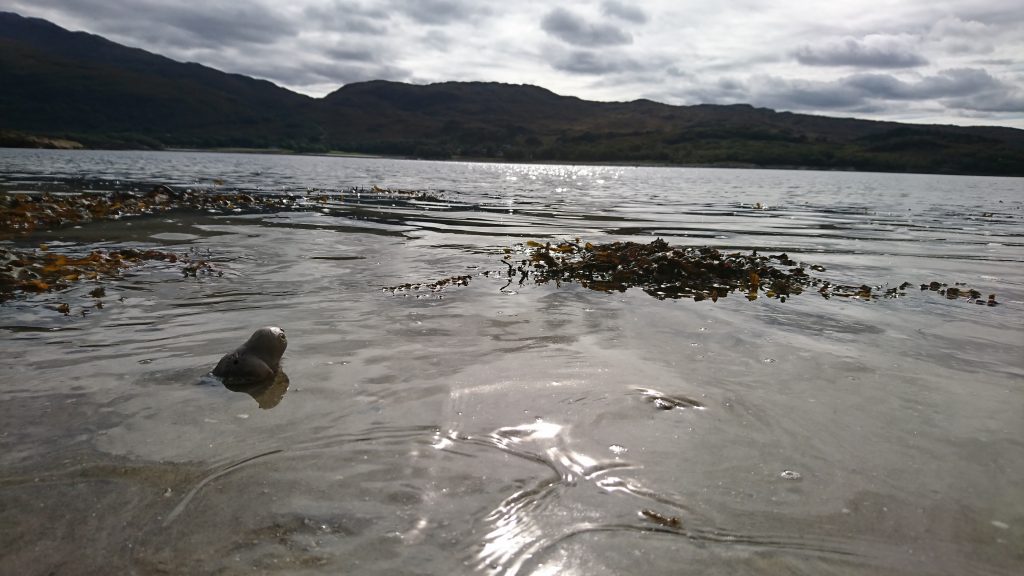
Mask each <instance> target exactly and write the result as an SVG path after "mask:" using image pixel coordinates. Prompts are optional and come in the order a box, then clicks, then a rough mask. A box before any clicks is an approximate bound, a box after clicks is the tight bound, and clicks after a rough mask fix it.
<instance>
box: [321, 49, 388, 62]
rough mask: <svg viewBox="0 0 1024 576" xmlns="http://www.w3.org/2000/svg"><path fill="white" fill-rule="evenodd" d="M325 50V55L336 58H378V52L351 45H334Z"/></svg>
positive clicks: (362, 59) (358, 60)
mask: <svg viewBox="0 0 1024 576" xmlns="http://www.w3.org/2000/svg"><path fill="white" fill-rule="evenodd" d="M325 52H326V55H327V56H330V57H331V58H334V59H337V60H353V61H356V62H376V61H378V60H379V59H380V54H379V52H374V51H372V50H369V49H367V48H359V47H353V46H335V47H334V48H328V49H327V50H325Z"/></svg>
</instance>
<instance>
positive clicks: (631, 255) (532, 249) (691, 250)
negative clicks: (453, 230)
mask: <svg viewBox="0 0 1024 576" xmlns="http://www.w3.org/2000/svg"><path fill="white" fill-rule="evenodd" d="M526 248H527V255H528V258H527V259H524V260H521V261H519V262H518V266H517V265H516V263H515V262H514V261H513V258H512V256H511V255H506V256H505V265H506V266H508V274H509V279H510V281H511V279H513V278H515V277H516V276H519V278H520V280H519V283H520V284H523V283H524V282H525V281H526V280H527V278H532V279H533V280H534V282H536V283H537V284H546V283H549V282H553V283H555V284H556V285H559V284H561V283H576V284H579V285H580V286H583V287H585V288H589V289H591V290H597V291H600V292H625V291H626V290H627V289H629V288H633V287H637V288H640V289H641V290H643V291H644V292H646V293H647V294H649V295H651V296H653V297H655V298H657V299H659V300H664V299H679V298H689V299H692V300H694V301H696V302H699V301H703V300H710V301H712V302H717V301H718V299H719V298H725V297H726V296H728V295H729V294H731V293H734V292H738V293H740V294H743V295H744V296H745V297H746V298H747V299H748V300H756V299H757V298H758V297H765V298H771V299H777V300H779V301H781V302H785V301H786V299H787V298H790V297H792V296H795V295H798V294H802V293H804V292H808V291H813V292H817V293H818V294H819V295H821V296H822V297H824V298H835V297H838V298H855V299H861V300H876V299H880V298H898V297H901V296H906V290H907V289H908V288H909V287H911V286H912V285H911V284H910V283H909V282H903V283H901V284H899V285H897V286H893V287H887V286H884V285H883V286H872V285H868V284H861V285H849V284H841V283H833V282H830V281H828V280H825V279H823V278H819V277H817V276H814V275H811V274H809V273H808V271H807V270H808V269H810V270H811V271H812V272H824V271H825V268H824V267H823V266H820V265H807V264H803V263H798V262H796V261H794V260H793V259H792V258H790V257H789V256H788V255H787V254H786V253H779V254H769V255H761V254H758V253H757V252H756V251H754V252H751V253H749V254H745V253H741V252H722V251H720V250H718V249H716V248H712V247H708V246H704V247H681V246H670V245H669V244H668V243H667V242H665V241H664V240H662V239H660V238H659V239H657V240H654V241H652V242H650V243H648V244H642V243H637V242H611V243H607V244H591V243H589V242H586V243H580V242H579V241H578V240H577V241H575V242H571V241H563V242H560V243H558V244H551V243H545V244H541V243H539V242H534V241H529V242H527V243H526ZM922 289H929V290H933V291H941V293H942V294H943V295H944V296H946V298H949V299H956V298H965V299H968V300H972V301H976V302H977V303H978V304H988V305H990V306H994V305H995V304H996V303H997V302H996V300H995V295H994V294H993V295H991V296H990V297H989V299H988V300H987V301H982V300H980V297H981V293H980V292H979V291H977V290H973V289H970V288H967V287H966V286H965V285H963V284H959V283H958V284H957V285H956V286H953V287H947V285H946V284H943V283H938V282H931V283H930V284H927V285H922Z"/></svg>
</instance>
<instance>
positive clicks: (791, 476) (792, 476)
mask: <svg viewBox="0 0 1024 576" xmlns="http://www.w3.org/2000/svg"><path fill="white" fill-rule="evenodd" d="M779 476H781V477H782V478H784V479H786V480H799V479H800V473H799V472H796V471H795V470H783V471H782V473H781V474H779Z"/></svg>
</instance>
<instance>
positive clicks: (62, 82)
mask: <svg viewBox="0 0 1024 576" xmlns="http://www.w3.org/2000/svg"><path fill="white" fill-rule="evenodd" d="M0 85H2V86H3V88H2V89H0V145H18V144H19V143H29V144H32V145H37V144H38V143H39V142H42V140H40V139H38V138H35V139H32V138H28V137H26V135H32V136H37V137H38V136H43V137H51V138H61V139H65V140H72V141H77V142H81V143H83V144H85V145H86V146H92V147H126V148H161V147H168V146H173V147H196V148H216V147H246V148H284V149H289V150H295V151H300V152H326V151H329V150H341V151H347V152H363V153H371V154H394V155H402V156H417V157H427V158H451V157H474V158H503V159H507V160H524V161H526V160H534V161H566V162H623V163H666V164H696V165H716V166H766V167H797V166H799V167H816V168H830V169H858V170H879V171H900V172H902V171H908V172H932V173H961V174H998V175H1016V176H1024V130H1017V129H1012V128H998V127H970V128H967V127H956V126H927V125H914V124H900V123H895V122H875V121H867V120H856V119H848V118H829V117H823V116H811V115H805V114H793V113H789V112H775V111H773V110H769V109H765V108H754V107H751V106H747V105H729V106H719V105H710V104H704V105H697V106H670V105H666V104H660V103H657V102H651V101H649V100H637V101H633V102H589V101H586V100H580V99H579V98H574V97H568V96H559V95H557V94H554V93H553V92H550V91H548V90H545V89H543V88H539V87H536V86H526V85H509V84H497V83H479V82H445V83H440V84H431V85H426V86H423V85H410V84H402V83H397V82H386V81H373V82H363V83H356V84H349V85H346V86H344V87H342V88H340V89H338V90H337V91H335V92H333V93H331V94H329V95H327V96H326V97H324V98H321V99H314V98H310V97H307V96H303V95H301V94H297V93H295V92H291V91H289V90H287V89H284V88H281V87H280V86H276V85H274V84H272V83H270V82H267V81H264V80H256V79H253V78H250V77H247V76H242V75H237V74H227V73H224V72H220V71H218V70H215V69H212V68H209V67H206V66H202V65H199V64H194V63H187V64H186V63H181V62H176V61H174V60H170V59H168V58H165V57H163V56H159V55H156V54H152V53H149V52H146V51H143V50H139V49H136V48H128V47H125V46H121V45H119V44H116V43H113V42H110V41H108V40H106V39H104V38H101V37H99V36H95V35H91V34H86V33H83V32H70V31H67V30H65V29H63V28H60V27H58V26H56V25H54V24H52V23H49V22H47V21H45V20H40V19H35V18H24V17H21V16H19V15H17V14H12V13H6V12H0ZM33 143H34V144H33Z"/></svg>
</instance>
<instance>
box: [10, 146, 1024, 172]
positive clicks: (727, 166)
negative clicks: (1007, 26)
mask: <svg viewBox="0 0 1024 576" xmlns="http://www.w3.org/2000/svg"><path fill="white" fill-rule="evenodd" d="M33 138H34V139H39V140H45V139H49V138H45V137H33ZM67 141H72V140H67ZM73 143H79V142H73ZM4 148H8V149H15V150H16V149H22V150H67V151H94V152H172V153H201V154H251V155H254V156H306V157H318V158H354V159H368V160H411V161H421V162H452V163H460V162H466V163H474V164H517V165H529V164H537V165H544V166H614V167H623V168H714V169H722V170H796V171H805V172H812V171H814V172H859V173H867V174H871V173H873V174H922V175H939V176H983V177H997V178H1020V177H1024V176H1022V175H1013V174H1010V175H1008V174H963V173H951V172H910V171H881V170H858V169H856V168H854V167H823V166H799V165H775V166H762V165H758V164H744V163H739V162H728V163H719V164H673V163H659V162H649V161H648V162H615V161H606V162H597V161H566V160H522V159H516V160H511V159H505V158H487V157H469V156H467V157H453V158H419V157H415V156H400V155H381V154H364V153H358V152H343V151H332V152H295V151H292V150H286V149H265V148H241V147H228V148H179V147H174V148H163V149H142V148H139V149H126V148H110V149H108V148H87V147H84V146H81V145H79V146H77V147H54V146H4V143H3V142H0V149H4Z"/></svg>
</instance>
